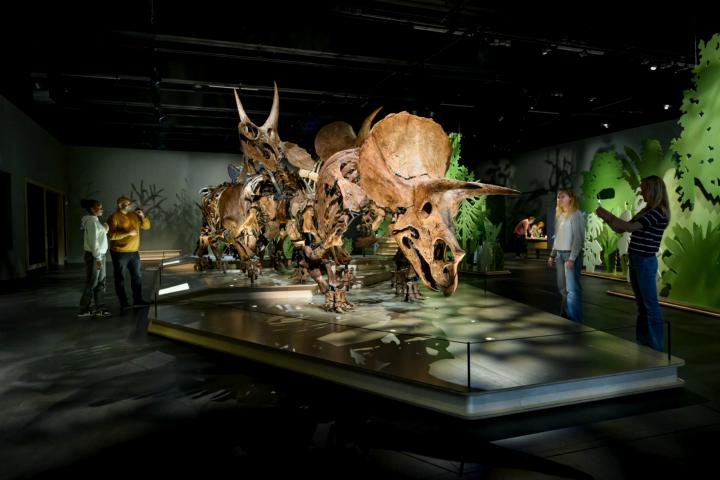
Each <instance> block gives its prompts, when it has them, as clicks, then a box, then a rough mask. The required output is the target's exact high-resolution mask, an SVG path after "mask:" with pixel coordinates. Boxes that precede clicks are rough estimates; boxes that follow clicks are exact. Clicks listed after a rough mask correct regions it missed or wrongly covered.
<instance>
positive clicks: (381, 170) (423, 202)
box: [315, 112, 518, 295]
mask: <svg viewBox="0 0 720 480" xmlns="http://www.w3.org/2000/svg"><path fill="white" fill-rule="evenodd" d="M450 152H451V148H450V141H449V139H448V136H447V134H446V133H445V132H444V131H443V129H442V127H440V125H438V124H437V123H435V122H434V121H432V120H431V119H429V118H422V117H418V116H415V115H411V114H409V113H407V112H401V113H397V114H391V115H388V116H387V117H385V118H384V119H383V120H381V121H380V122H378V123H377V124H376V125H375V126H374V127H373V129H372V131H371V132H370V135H369V137H368V138H367V140H365V142H363V144H362V146H361V147H359V148H352V149H348V150H343V151H341V152H338V153H336V154H334V155H333V156H332V157H330V158H329V159H328V160H327V161H326V162H325V164H324V165H323V167H322V168H321V170H320V173H319V178H318V185H317V190H316V198H315V211H316V222H317V230H318V233H319V236H320V242H321V244H322V245H323V246H324V247H325V248H327V249H340V248H342V235H343V234H344V233H345V230H346V229H347V226H348V223H349V221H350V219H351V218H352V217H353V216H354V215H360V214H363V213H367V212H370V211H375V210H378V209H382V210H384V211H386V212H389V213H391V214H392V223H391V224H390V230H389V231H390V235H391V236H392V237H393V238H394V239H395V241H396V242H397V244H398V246H399V247H400V249H401V250H402V252H403V254H404V255H405V256H406V257H407V259H408V261H409V262H410V264H411V265H412V267H413V268H414V269H415V271H416V272H417V274H418V276H419V277H420V280H421V281H422V282H423V284H424V285H425V286H426V287H428V288H429V289H431V290H434V291H440V292H443V293H444V294H445V295H452V294H453V292H455V289H456V288H457V283H458V264H459V263H460V261H461V260H462V258H463V256H464V255H465V252H464V251H463V250H462V249H461V248H460V245H459V244H458V242H457V239H456V238H455V228H454V225H453V219H454V217H455V215H456V214H457V210H458V207H459V205H460V202H462V201H463V200H464V199H466V198H470V197H476V196H479V195H512V194H516V193H518V192H517V191H515V190H512V189H510V188H505V187H500V186H497V185H489V184H483V183H477V182H462V181H459V180H449V179H446V178H444V175H445V171H446V170H447V167H448V164H449V160H450ZM383 217H384V215H377V218H378V221H377V225H374V227H375V228H377V226H378V225H379V224H380V222H382V219H383ZM335 255H336V256H337V253H336V254H335Z"/></svg>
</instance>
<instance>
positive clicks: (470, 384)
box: [466, 342, 472, 392]
mask: <svg viewBox="0 0 720 480" xmlns="http://www.w3.org/2000/svg"><path fill="white" fill-rule="evenodd" d="M466 345H467V385H468V392H471V391H472V383H471V380H470V342H468V343H466Z"/></svg>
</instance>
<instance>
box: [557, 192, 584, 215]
mask: <svg viewBox="0 0 720 480" xmlns="http://www.w3.org/2000/svg"><path fill="white" fill-rule="evenodd" d="M561 193H564V194H565V195H567V196H568V197H569V198H570V204H569V205H568V212H567V213H573V212H575V211H576V210H577V209H578V208H580V206H579V205H578V199H577V197H576V196H575V192H574V191H573V189H572V188H561V189H560V190H558V192H557V195H560V194H561ZM557 195H556V196H555V199H556V200H555V222H556V223H557V221H558V219H559V218H560V215H562V214H563V209H562V208H561V207H560V205H558V204H557Z"/></svg>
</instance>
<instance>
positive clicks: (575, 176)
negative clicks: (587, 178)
mask: <svg viewBox="0 0 720 480" xmlns="http://www.w3.org/2000/svg"><path fill="white" fill-rule="evenodd" d="M679 133H680V126H679V125H678V123H677V120H670V121H666V122H660V123H654V124H651V125H645V126H642V127H637V128H632V129H628V130H623V131H619V132H612V133H608V134H607V135H599V136H596V137H590V138H586V139H583V140H578V141H575V142H569V143H564V144H561V145H556V146H553V147H547V148H542V149H538V150H533V151H529V152H525V153H522V154H517V155H514V156H513V157H512V158H509V159H507V158H506V159H500V160H498V161H496V162H493V163H492V164H490V165H488V164H481V165H480V166H479V167H478V168H477V169H476V171H477V172H479V173H478V175H477V176H478V177H479V178H481V179H482V180H481V181H485V182H491V183H498V184H500V185H506V186H511V187H514V188H516V189H518V190H520V191H521V192H523V194H522V195H521V196H519V197H516V198H515V199H508V206H507V207H506V212H505V223H506V225H505V228H504V230H505V233H506V238H507V236H508V235H511V232H512V228H513V227H514V226H515V223H517V221H518V220H520V219H522V218H525V217H527V216H529V215H533V216H535V217H536V218H538V219H541V220H543V221H544V222H545V224H546V225H547V226H548V227H549V231H550V234H551V235H552V233H553V231H552V230H553V223H554V215H555V194H556V193H557V190H558V188H560V187H562V186H567V185H572V186H573V188H574V189H575V192H576V193H577V194H578V195H580V194H581V191H580V186H581V184H582V172H584V171H588V170H590V166H591V164H592V160H593V157H594V156H595V155H596V154H597V153H599V152H605V151H609V150H614V151H616V152H617V154H618V155H619V156H623V155H624V153H623V152H624V149H625V147H626V146H629V147H631V148H632V149H634V150H636V151H639V150H640V147H641V143H642V142H643V140H646V139H657V140H659V141H660V143H661V145H662V146H663V148H665V149H667V147H668V145H669V143H670V140H671V139H673V138H675V137H677V136H678V135H679Z"/></svg>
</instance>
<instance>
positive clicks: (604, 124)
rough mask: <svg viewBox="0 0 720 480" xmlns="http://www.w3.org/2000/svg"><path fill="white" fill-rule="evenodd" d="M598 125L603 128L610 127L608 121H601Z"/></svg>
mask: <svg viewBox="0 0 720 480" xmlns="http://www.w3.org/2000/svg"><path fill="white" fill-rule="evenodd" d="M600 125H602V127H603V128H610V124H609V123H601V124H600Z"/></svg>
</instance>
